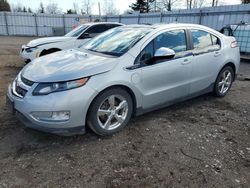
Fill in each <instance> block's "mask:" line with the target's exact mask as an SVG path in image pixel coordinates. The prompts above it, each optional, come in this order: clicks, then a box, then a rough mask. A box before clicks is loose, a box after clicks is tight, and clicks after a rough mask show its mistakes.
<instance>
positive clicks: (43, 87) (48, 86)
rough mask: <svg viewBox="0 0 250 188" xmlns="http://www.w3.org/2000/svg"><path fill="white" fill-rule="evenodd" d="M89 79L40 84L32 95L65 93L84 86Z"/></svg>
mask: <svg viewBox="0 0 250 188" xmlns="http://www.w3.org/2000/svg"><path fill="white" fill-rule="evenodd" d="M88 79H89V78H81V79H78V80H72V81H66V82H56V83H40V84H38V85H37V86H36V88H35V89H34V91H33V93H32V94H33V95H48V94H50V93H53V92H59V91H65V90H69V89H73V88H77V87H81V86H83V85H85V84H86V82H87V81H88Z"/></svg>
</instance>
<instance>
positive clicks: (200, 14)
mask: <svg viewBox="0 0 250 188" xmlns="http://www.w3.org/2000/svg"><path fill="white" fill-rule="evenodd" d="M201 20H202V10H200V19H199V24H200V25H201Z"/></svg>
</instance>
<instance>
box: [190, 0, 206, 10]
mask: <svg viewBox="0 0 250 188" xmlns="http://www.w3.org/2000/svg"><path fill="white" fill-rule="evenodd" d="M206 3H207V1H206V0H193V5H192V8H201V7H203V6H205V5H206Z"/></svg>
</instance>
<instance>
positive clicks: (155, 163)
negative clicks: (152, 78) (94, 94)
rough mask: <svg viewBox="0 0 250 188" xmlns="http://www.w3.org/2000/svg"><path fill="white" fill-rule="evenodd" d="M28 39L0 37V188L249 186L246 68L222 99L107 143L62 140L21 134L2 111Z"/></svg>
mask: <svg viewBox="0 0 250 188" xmlns="http://www.w3.org/2000/svg"><path fill="white" fill-rule="evenodd" d="M30 39H31V38H28V37H26V38H25V37H0V169H1V170H0V188H2V187H91V188H92V187H250V81H247V80H244V79H243V78H245V77H250V62H248V63H242V64H241V69H240V73H241V74H242V75H241V77H240V78H239V79H238V80H237V81H236V82H235V83H234V85H233V87H232V89H231V91H230V93H229V94H228V95H227V96H226V97H224V98H215V97H213V96H212V95H211V94H208V95H203V96H201V97H198V98H195V99H192V100H189V101H186V102H183V103H180V104H177V105H173V106H171V107H168V108H164V109H162V110H158V111H154V112H151V113H148V114H145V115H142V116H140V117H136V118H134V119H132V121H131V122H130V123H129V126H128V127H126V128H125V129H124V130H123V131H121V132H119V133H117V134H115V135H113V136H110V137H105V138H102V137H98V136H96V135H95V134H94V133H92V132H91V131H90V130H88V131H87V133H86V134H85V135H82V136H74V137H59V136H55V135H50V134H46V133H42V132H38V131H34V130H31V129H27V128H24V127H23V126H22V125H21V123H20V122H18V120H17V119H16V118H15V117H13V116H12V115H11V114H10V113H9V112H8V111H7V110H6V108H5V94H6V89H7V84H8V83H9V82H11V81H12V80H13V79H14V77H15V76H16V74H17V73H18V71H19V70H20V69H21V68H22V67H23V66H24V64H23V63H22V61H21V59H20V58H19V56H18V55H19V49H20V46H21V44H23V43H27V41H29V40H30Z"/></svg>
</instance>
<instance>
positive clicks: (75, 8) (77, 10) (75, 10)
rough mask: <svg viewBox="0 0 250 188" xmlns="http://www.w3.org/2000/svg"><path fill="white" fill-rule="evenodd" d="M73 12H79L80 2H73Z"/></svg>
mask: <svg viewBox="0 0 250 188" xmlns="http://www.w3.org/2000/svg"><path fill="white" fill-rule="evenodd" d="M73 12H75V14H77V13H78V12H79V6H78V3H76V2H74V3H73Z"/></svg>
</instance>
